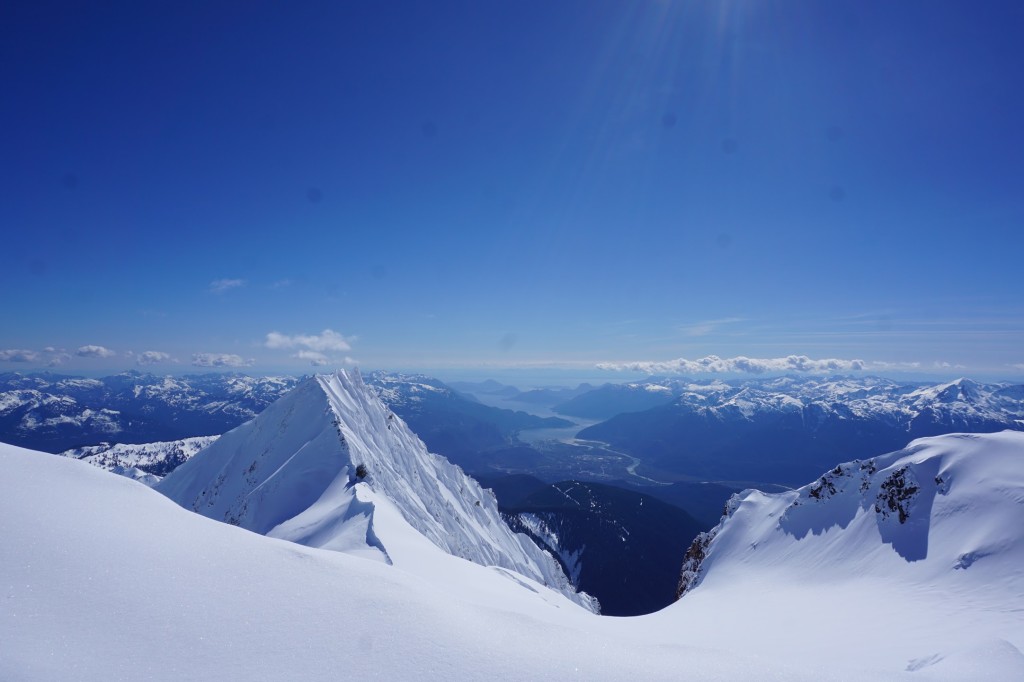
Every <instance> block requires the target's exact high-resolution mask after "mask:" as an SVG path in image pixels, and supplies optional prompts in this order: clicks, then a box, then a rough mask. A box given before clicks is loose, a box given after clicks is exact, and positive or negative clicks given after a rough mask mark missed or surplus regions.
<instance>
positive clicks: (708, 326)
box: [679, 317, 743, 336]
mask: <svg viewBox="0 0 1024 682" xmlns="http://www.w3.org/2000/svg"><path fill="white" fill-rule="evenodd" d="M737 322H743V318H742V317H724V318H722V319H720V320H704V321H703V322H695V323H693V324H688V325H683V326H681V327H679V331H681V332H682V333H683V334H685V335H686V336H707V335H708V334H711V333H712V332H715V331H717V330H718V329H719V327H722V326H725V325H727V324H735V323H737Z"/></svg>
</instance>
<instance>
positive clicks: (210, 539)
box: [0, 445, 924, 682]
mask: <svg viewBox="0 0 1024 682" xmlns="http://www.w3.org/2000/svg"><path fill="white" fill-rule="evenodd" d="M0 538H2V539H3V561H0V679H2V680H5V681H8V680H9V681H12V682H23V681H26V680H31V681H33V682H50V681H53V682H58V681H59V682H64V681H66V680H76V681H77V682H113V681H118V680H125V681H135V680H154V681H178V680H200V679H204V680H205V679H210V680H225V681H230V682H233V681H236V680H238V681H242V680H244V681H246V682H249V681H276V680H307V681H317V680H331V681H334V680H339V679H384V680H413V679H416V680H453V679H456V680H457V679H498V680H511V679H529V680H560V681H561V680H568V679H578V680H588V681H589V680H622V679H634V678H635V679H645V680H678V679H683V678H686V679H697V680H735V679H740V678H742V677H748V678H751V679H760V680H787V681H788V680H827V679H858V677H857V675H855V674H850V673H849V672H848V671H847V672H846V673H845V674H838V675H835V674H830V673H829V671H828V670H824V669H815V668H813V667H810V668H808V667H806V666H804V665H802V664H801V665H783V664H779V663H778V662H777V660H765V659H763V658H760V657H757V656H752V655H749V654H744V653H742V652H739V651H736V650H735V649H736V647H735V645H733V644H731V643H730V647H729V648H725V649H723V648H711V649H708V648H702V647H693V646H689V645H687V644H686V640H687V639H688V634H687V631H688V629H689V627H688V626H683V625H682V624H679V625H680V626H679V627H677V626H673V627H672V628H671V629H668V630H666V629H658V628H653V627H649V626H648V625H646V624H645V621H644V620H643V619H622V618H601V617H598V616H595V615H593V614H591V613H589V612H587V611H586V610H584V609H582V608H579V607H578V606H576V605H575V604H573V603H572V602H570V601H569V600H567V599H565V598H564V597H562V596H561V595H559V594H557V593H555V592H553V591H551V590H548V589H546V588H544V587H543V586H541V585H540V584H539V583H536V582H534V581H532V580H530V579H529V578H526V577H523V576H518V575H515V574H513V573H511V572H509V571H505V570H502V569H495V568H485V567H482V566H479V565H477V564H473V563H471V562H468V561H463V560H460V559H456V558H454V557H452V556H450V555H447V554H445V553H444V552H442V551H440V550H439V549H437V548H436V547H433V545H430V548H429V552H430V554H431V555H432V557H433V559H432V561H431V562H430V563H428V564H424V565H423V566H419V567H417V570H416V571H415V572H411V571H409V570H405V569H403V568H401V567H400V566H399V565H398V564H397V562H396V564H395V565H394V566H388V565H386V564H383V563H381V562H377V561H366V560H363V559H360V558H358V557H353V556H350V555H347V554H343V553H340V552H331V551H324V550H320V549H316V548H309V547H304V546H301V545H296V544H293V543H290V542H285V541H281V540H277V539H274V538H268V537H263V536H260V535H256V534H254V533H250V532H247V531H244V530H242V529H239V528H234V527H231V526H230V525H227V524H224V523H218V522H216V521H212V520H210V519H207V518H204V517H202V516H199V515H197V514H192V513H189V512H187V511H186V510H184V509H182V508H180V507H179V506H177V505H175V504H174V503H173V502H171V501H170V500H168V499H167V498H165V497H163V496H161V495H159V494H158V493H156V492H154V491H153V490H152V489H150V488H147V487H145V486H143V485H141V484H139V483H136V482H135V481H131V480H129V479H126V478H123V477H119V476H115V475H113V474H110V473H108V472H105V471H102V470H99V469H97V468H95V467H91V466H89V465H87V464H85V463H83V462H79V461H76V460H72V459H68V458H63V457H54V456H52V455H49V454H43V453H38V452H32V451H28V450H23V449H21V448H16V447H13V446H8V445H0ZM425 544H428V545H429V543H425ZM425 553H426V552H425ZM902 678H903V676H902V675H896V676H886V675H884V674H883V675H882V676H881V677H875V678H874V679H902ZM865 679H866V678H865ZM906 679H915V680H916V679H924V678H918V677H908V678H906Z"/></svg>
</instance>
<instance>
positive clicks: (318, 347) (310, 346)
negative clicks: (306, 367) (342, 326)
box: [266, 329, 355, 353]
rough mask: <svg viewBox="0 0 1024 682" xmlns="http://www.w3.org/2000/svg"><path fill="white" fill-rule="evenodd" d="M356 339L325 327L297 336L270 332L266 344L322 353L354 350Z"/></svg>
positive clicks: (277, 347)
mask: <svg viewBox="0 0 1024 682" xmlns="http://www.w3.org/2000/svg"><path fill="white" fill-rule="evenodd" d="M354 340H355V337H349V338H345V337H344V336H342V335H341V334H339V333H338V332H336V331H333V330H331V329H325V330H323V331H322V332H320V333H319V334H309V335H306V334H296V335H295V336H288V335H286V334H281V333H279V332H270V333H269V334H267V340H266V346H267V348H274V349H279V350H280V349H284V350H291V349H293V348H302V349H305V350H314V351H318V352H321V353H323V352H325V351H338V352H344V351H347V350H352V345H351V342H352V341H354Z"/></svg>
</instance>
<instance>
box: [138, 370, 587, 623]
mask: <svg viewBox="0 0 1024 682" xmlns="http://www.w3.org/2000/svg"><path fill="white" fill-rule="evenodd" d="M157 490H159V491H160V492H162V493H164V494H165V495H167V496H168V497H170V498H171V499H173V500H175V501H176V502H178V503H179V504H180V505H182V506H184V507H186V508H189V509H193V510H194V511H196V512H198V513H200V514H203V515H204V516H209V517H211V518H215V519H218V520H222V521H226V522H228V523H231V524H234V525H239V526H242V527H243V528H247V529H249V530H252V531H255V532H257V533H262V534H265V535H270V536H272V537H278V538H282V539H286V540H291V541H294V542H298V543H301V544H305V545H309V546H313V547H323V548H326V549H333V550H337V551H343V552H348V553H355V554H359V555H362V556H366V557H369V558H376V559H379V560H382V561H385V562H389V563H392V562H393V563H395V564H402V563H405V564H406V565H409V564H412V563H415V562H416V561H418V560H419V559H418V558H417V557H419V556H420V555H419V554H417V553H415V552H410V551H409V546H410V543H412V544H413V545H415V544H416V543H417V542H418V541H419V540H418V539H417V538H425V539H426V540H428V541H429V542H430V543H432V544H433V545H434V546H436V547H438V548H441V549H443V550H444V551H446V552H448V553H450V554H453V555H455V556H458V557H462V558H464V559H468V560H470V561H473V562H475V563H478V564H481V565H484V566H498V567H502V568H506V569H511V570H513V571H516V572H518V573H521V574H522V575H525V576H527V577H529V578H531V579H534V580H537V581H538V582H541V583H543V584H545V585H548V586H549V587H552V588H553V589H556V590H559V591H561V592H562V593H564V594H565V595H567V596H569V597H570V598H572V599H574V600H576V601H577V602H578V603H580V604H582V605H584V606H586V607H587V608H590V609H596V603H595V602H593V600H591V599H590V598H589V597H587V596H586V595H583V594H577V593H576V592H575V591H574V590H573V589H572V587H571V585H570V584H569V581H568V579H567V578H566V577H565V575H564V573H563V572H562V570H561V568H560V567H559V566H558V563H557V562H556V561H555V560H554V559H553V558H552V557H551V556H550V555H549V554H547V553H546V552H543V551H542V550H541V549H540V548H538V547H537V545H536V544H534V543H533V542H532V541H531V540H530V539H529V538H527V537H526V536H524V535H522V534H514V533H512V532H511V531H510V530H509V529H508V527H507V526H506V525H505V524H504V522H503V521H502V520H501V517H500V516H499V514H498V508H497V503H496V501H495V500H494V497H493V496H492V495H491V494H490V493H489V492H488V491H484V490H483V489H481V488H480V485H479V484H478V483H477V482H476V481H474V480H473V479H472V478H470V477H468V476H466V475H465V474H464V473H463V472H462V470H461V469H459V468H458V467H456V466H454V465H452V464H451V463H450V462H448V461H447V460H445V459H444V458H441V457H438V456H437V455H433V454H431V453H429V452H427V449H426V447H425V446H424V445H423V443H422V442H421V441H420V440H419V438H417V437H416V435H415V434H414V433H413V432H412V431H411V430H409V428H408V427H407V426H406V425H405V423H404V422H403V421H402V420H401V418H399V417H398V416H397V415H395V414H394V413H393V412H391V411H390V410H389V409H388V408H387V407H386V406H385V405H384V404H383V403H382V402H381V401H380V400H379V399H378V398H377V397H376V395H374V393H373V392H372V391H371V390H369V389H368V388H367V387H366V385H365V384H364V383H363V381H362V378H361V377H360V375H359V373H358V372H357V371H351V372H348V371H339V372H338V373H336V374H331V375H322V376H317V377H314V378H312V379H309V380H306V381H305V382H303V383H301V384H300V385H299V386H298V387H296V388H295V389H294V390H293V391H292V392H290V393H288V394H287V395H285V396H284V397H283V398H281V399H280V400H278V401H277V402H275V403H274V404H272V405H271V406H270V407H268V408H267V409H266V410H265V411H264V412H263V413H262V414H260V415H259V416H257V417H256V418H255V419H253V420H252V421H250V422H247V423H246V424H243V425H242V426H240V427H238V428H236V429H234V430H233V431H230V432H228V433H226V434H224V435H223V436H222V437H221V438H220V439H219V440H218V441H217V442H216V443H214V444H213V445H211V446H210V447H209V448H207V449H206V450H205V451H203V452H202V453H200V454H199V455H198V456H196V457H194V458H192V459H191V460H189V461H188V462H186V463H185V464H183V465H182V466H180V467H179V468H178V469H177V470H175V471H174V472H173V473H171V474H170V475H169V476H167V478H166V479H164V481H163V482H161V483H160V484H158V485H157Z"/></svg>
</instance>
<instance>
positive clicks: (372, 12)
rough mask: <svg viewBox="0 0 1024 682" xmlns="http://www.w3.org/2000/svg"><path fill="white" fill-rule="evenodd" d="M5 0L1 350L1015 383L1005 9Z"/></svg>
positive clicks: (1015, 123) (83, 368)
mask: <svg viewBox="0 0 1024 682" xmlns="http://www.w3.org/2000/svg"><path fill="white" fill-rule="evenodd" d="M13 4H14V3H9V4H8V6H5V8H4V9H3V10H2V15H0V82H2V83H3V90H4V97H2V98H0V148H2V149H3V150H4V151H3V159H4V162H3V164H2V166H0V173H2V178H0V187H2V189H0V193H2V196H0V225H2V228H3V235H4V248H3V249H2V251H0V290H2V297H0V301H2V302H0V305H2V309H0V312H2V315H3V320H4V323H3V325H2V326H0V371H5V370H27V369H33V368H37V367H45V366H46V365H48V364H53V365H54V366H57V367H59V368H60V369H62V370H67V371H76V372H107V371H115V370H121V369H127V368H132V367H135V368H138V367H142V368H148V369H150V370H153V371H166V372H184V371H194V370H197V369H201V368H203V369H204V368H208V367H213V368H232V367H235V366H242V367H245V368H247V370H248V371H253V372H264V371H267V372H269V371H294V372H304V371H310V370H311V369H312V368H313V365H314V363H316V364H319V365H320V366H334V365H339V364H345V363H353V362H354V363H358V364H359V365H361V366H363V367H383V368H395V369H421V370H427V371H431V372H434V373H436V374H441V375H445V374H446V373H449V374H460V376H461V375H466V374H467V373H468V374H472V373H474V372H478V373H480V374H483V375H486V374H488V373H494V372H500V371H503V370H507V369H509V368H518V369H530V370H533V371H536V370H556V369H561V370H566V369H571V370H575V371H578V372H589V373H593V374H601V373H602V372H605V373H606V374H607V371H606V370H595V369H594V368H595V367H596V365H597V364H598V363H607V364H605V365H604V366H608V365H609V364H610V365H611V366H618V365H622V364H624V363H665V362H668V361H672V360H677V359H680V358H682V359H686V360H691V361H692V360H698V359H700V358H704V357H706V356H709V355H715V356H718V357H720V358H724V359H731V358H735V357H741V356H742V357H747V358H755V359H763V360H771V359H777V358H785V357H787V356H791V355H796V356H808V357H809V358H811V359H815V360H818V359H830V358H831V359H838V360H842V361H845V362H852V361H855V360H856V361H863V363H864V369H865V370H867V371H871V372H874V373H886V372H889V373H892V372H901V371H902V372H918V373H923V374H929V375H934V376H936V377H939V376H945V375H961V374H966V375H972V376H973V375H977V376H982V377H984V376H991V377H1001V378H1006V379H1014V378H1017V379H1024V303H1022V301H1024V297H1022V293H1024V284H1022V282H1024V278H1022V276H1021V270H1022V268H1021V262H1022V254H1024V236H1022V230H1021V227H1022V225H1024V162H1022V158H1024V126H1022V125H1021V121H1024V92H1022V89H1021V88H1020V87H1018V86H1019V83H1020V74H1021V72H1022V68H1024V47H1022V43H1021V41H1020V40H1019V36H1020V35H1022V34H1024V11H1022V9H1021V6H1020V4H1019V3H1010V2H1006V3H1000V2H986V3H980V4H979V3H968V2H962V3H957V2H915V1H910V0H907V1H901V2H861V1H859V2H842V1H836V2H827V3H826V2H801V1H793V2H784V3H783V2H769V1H767V0H765V1H762V2H758V1H754V0H743V1H740V0H734V1H730V0H723V1H721V2H708V1H702V2H672V1H670V0H665V1H638V2H621V1H618V0H617V1H615V2H603V1H600V0H587V1H581V2H457V3H452V2H431V3H404V2H391V3H338V2H309V3H273V2H253V3H245V4H244V9H242V8H243V5H240V4H239V3H217V2H207V3H105V4H104V5H103V6H102V7H93V6H88V5H87V4H85V3H70V4H68V5H66V6H62V5H59V4H50V3H45V2H38V3H21V5H23V6H21V7H17V6H11V5H13ZM93 4H95V3H93ZM325 331H326V332H329V333H325ZM272 335H274V336H272ZM47 349H49V350H47ZM147 352H148V353H149V354H148V355H145V353H147ZM322 363H326V364H325V365H324V364H322ZM630 366H631V367H632V369H634V370H636V369H643V368H646V367H648V365H643V364H633V365H630ZM684 366H685V365H684ZM660 368H661V369H664V368H665V366H664V365H661V366H660ZM608 376H609V377H610V378H613V377H614V376H616V375H615V374H614V373H610V374H608ZM621 376H625V375H621Z"/></svg>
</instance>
